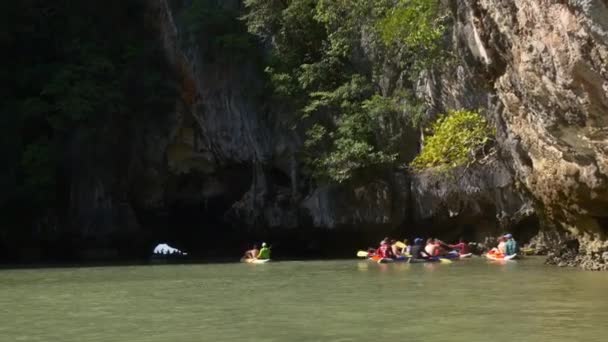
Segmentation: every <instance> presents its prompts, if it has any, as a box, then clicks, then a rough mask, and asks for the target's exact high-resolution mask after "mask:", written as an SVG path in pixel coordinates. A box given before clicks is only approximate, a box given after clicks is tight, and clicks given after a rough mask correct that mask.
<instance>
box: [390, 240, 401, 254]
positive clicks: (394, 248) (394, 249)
mask: <svg viewBox="0 0 608 342" xmlns="http://www.w3.org/2000/svg"><path fill="white" fill-rule="evenodd" d="M391 251H392V252H393V255H394V256H396V257H399V256H401V255H402V254H401V251H400V250H399V247H397V240H391Z"/></svg>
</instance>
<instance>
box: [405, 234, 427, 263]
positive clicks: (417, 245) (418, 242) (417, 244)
mask: <svg viewBox="0 0 608 342" xmlns="http://www.w3.org/2000/svg"><path fill="white" fill-rule="evenodd" d="M423 242H424V240H422V239H421V238H415V239H414V244H413V245H412V247H411V248H410V254H411V255H412V257H411V259H414V260H416V259H428V258H429V257H430V255H428V254H427V253H426V251H425V248H424V246H423Z"/></svg>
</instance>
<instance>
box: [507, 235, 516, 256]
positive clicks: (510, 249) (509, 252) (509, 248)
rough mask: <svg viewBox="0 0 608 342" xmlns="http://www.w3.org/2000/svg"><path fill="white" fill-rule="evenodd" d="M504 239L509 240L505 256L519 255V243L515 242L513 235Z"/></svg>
mask: <svg viewBox="0 0 608 342" xmlns="http://www.w3.org/2000/svg"><path fill="white" fill-rule="evenodd" d="M504 238H505V239H506V240H507V241H506V243H505V255H513V254H517V253H519V246H517V241H515V239H514V238H513V235H511V234H505V236H504Z"/></svg>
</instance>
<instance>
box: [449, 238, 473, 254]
mask: <svg viewBox="0 0 608 342" xmlns="http://www.w3.org/2000/svg"><path fill="white" fill-rule="evenodd" d="M448 246H449V247H450V248H451V249H454V250H456V251H458V253H460V254H461V255H462V254H468V253H469V244H468V243H466V242H464V239H463V238H460V239H458V243H457V244H455V245H448Z"/></svg>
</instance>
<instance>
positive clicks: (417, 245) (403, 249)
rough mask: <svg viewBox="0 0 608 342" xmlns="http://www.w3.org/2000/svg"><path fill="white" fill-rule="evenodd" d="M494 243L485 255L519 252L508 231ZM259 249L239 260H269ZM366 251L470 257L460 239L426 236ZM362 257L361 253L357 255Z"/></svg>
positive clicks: (425, 257)
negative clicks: (450, 240) (444, 240)
mask: <svg viewBox="0 0 608 342" xmlns="http://www.w3.org/2000/svg"><path fill="white" fill-rule="evenodd" d="M497 240H498V246H497V247H494V248H492V249H491V250H490V251H489V252H488V255H491V256H492V257H494V258H501V257H506V256H513V255H516V254H517V253H518V252H519V247H518V245H517V241H515V239H514V238H513V235H512V234H505V235H502V236H500V237H498V239H497ZM261 246H262V248H261V249H258V246H257V245H253V248H252V249H250V250H248V251H246V252H245V254H244V255H243V260H269V259H270V247H269V246H268V245H267V244H266V242H262V245H261ZM362 253H364V254H366V255H365V256H367V257H368V258H374V259H396V260H399V259H404V258H409V259H410V260H414V261H415V260H421V261H424V260H429V259H438V258H445V257H463V256H470V255H471V252H470V249H469V244H468V243H467V242H466V241H465V240H464V239H463V238H460V239H459V240H458V242H457V243H455V244H448V243H445V242H443V241H441V240H439V239H437V238H428V239H427V240H426V241H425V240H423V239H421V238H415V239H414V240H413V241H412V242H411V243H410V241H409V240H408V239H405V240H403V241H397V240H395V239H390V238H388V237H386V238H384V239H383V240H382V241H380V245H379V247H377V248H370V249H368V251H367V252H362ZM360 256H362V255H360Z"/></svg>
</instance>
